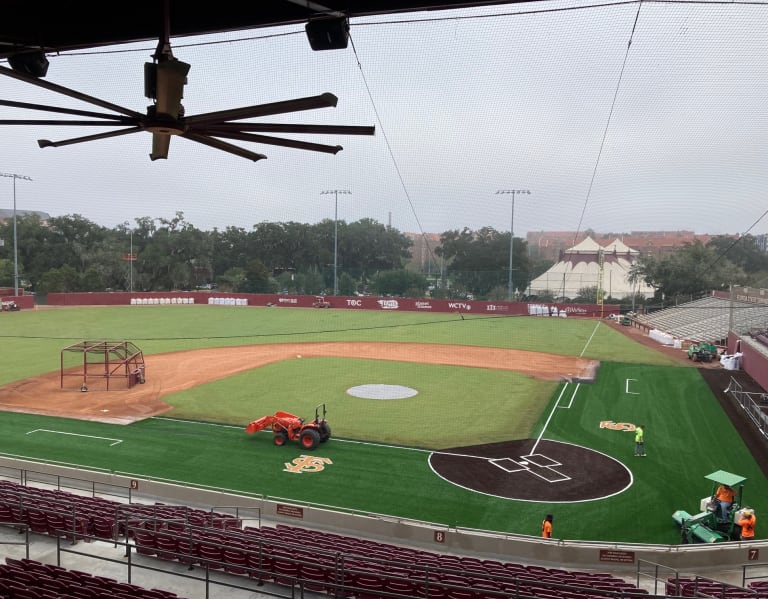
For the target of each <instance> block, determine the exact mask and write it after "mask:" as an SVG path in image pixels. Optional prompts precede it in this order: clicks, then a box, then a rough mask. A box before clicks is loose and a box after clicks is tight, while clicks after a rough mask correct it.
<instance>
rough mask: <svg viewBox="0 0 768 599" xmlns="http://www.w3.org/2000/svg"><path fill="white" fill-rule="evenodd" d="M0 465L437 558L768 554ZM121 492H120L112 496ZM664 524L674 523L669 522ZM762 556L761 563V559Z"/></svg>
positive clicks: (694, 562) (606, 560)
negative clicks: (574, 535)
mask: <svg viewBox="0 0 768 599" xmlns="http://www.w3.org/2000/svg"><path fill="white" fill-rule="evenodd" d="M0 468H1V469H2V470H3V471H11V472H14V478H17V479H18V480H17V481H16V482H20V483H24V482H28V481H31V480H38V481H39V480H41V478H42V477H50V484H51V485H53V486H54V487H56V488H58V489H61V490H64V491H66V490H68V485H74V486H76V488H77V489H79V492H82V490H83V489H84V488H88V487H92V488H93V489H97V488H98V489H101V490H102V495H103V494H105V493H106V492H107V491H108V490H109V493H110V494H111V495H116V496H120V497H124V498H127V499H130V501H131V502H139V503H147V502H149V503H153V502H162V503H173V504H177V505H186V506H190V507H196V508H203V509H213V510H215V511H217V512H223V513H235V512H238V513H239V510H242V511H243V512H247V513H258V514H260V515H259V520H260V521H261V522H269V523H271V524H277V523H282V524H288V525H292V526H299V527H302V526H303V527H307V528H312V529H320V530H328V531H331V532H336V533H346V534H352V535H357V536H360V537H366V538H370V539H374V540H378V541H381V542H384V543H397V544H400V545H405V546H409V547H417V548H421V549H425V550H427V551H434V552H437V553H454V554H460V555H472V556H478V557H485V558H486V559H497V560H502V561H512V562H522V563H531V564H540V565H549V566H552V567H568V568H572V569H598V570H602V571H616V572H625V573H626V572H635V571H637V569H638V567H639V564H640V563H641V562H643V563H649V562H650V563H651V564H656V565H658V566H662V567H664V568H670V569H672V570H675V571H677V572H678V573H680V574H681V575H686V574H699V575H702V576H707V574H709V573H711V572H712V571H715V570H716V571H724V570H738V569H740V568H741V567H742V566H745V565H750V563H751V564H754V565H755V566H764V565H765V564H764V563H761V562H759V559H760V557H761V553H760V551H761V550H762V556H765V555H766V554H767V553H768V541H765V540H758V541H752V542H741V541H732V542H727V543H716V544H693V545H684V544H680V545H644V544H639V543H607V542H597V541H595V542H591V541H590V542H584V541H576V540H569V539H558V538H553V539H550V540H543V539H541V538H540V537H536V536H529V535H519V534H504V533H497V532H491V531H483V530H476V529H464V528H456V527H451V526H449V525H445V524H437V523H429V522H419V521H415V520H408V519H403V518H398V517H394V516H386V515H383V514H371V513H369V512H350V511H346V512H342V511H335V510H334V509H333V506H316V505H312V504H308V503H293V502H290V501H287V500H282V499H280V498H273V497H264V496H246V495H241V494H235V493H228V492H226V490H221V489H216V490H208V489H201V488H194V487H189V486H184V485H178V484H171V483H167V482H160V481H151V480H145V479H138V478H136V477H133V476H130V475H124V474H121V473H108V472H90V471H85V470H80V469H76V468H72V467H66V466H57V465H53V464H43V463H39V462H34V461H28V460H22V459H15V458H11V457H3V456H0ZM118 491H119V492H118ZM669 524H670V526H674V522H673V520H672V518H670V519H669ZM763 559H765V558H764V557H763Z"/></svg>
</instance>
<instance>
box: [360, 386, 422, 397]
mask: <svg viewBox="0 0 768 599" xmlns="http://www.w3.org/2000/svg"><path fill="white" fill-rule="evenodd" d="M417 394H418V391H416V389H412V388H411V387H404V386H403V385H358V386H357V387H350V388H349V389H347V395H352V396H353V397H362V398H363V399H405V398H406V397H413V396H414V395H417Z"/></svg>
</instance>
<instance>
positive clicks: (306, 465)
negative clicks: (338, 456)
mask: <svg viewBox="0 0 768 599" xmlns="http://www.w3.org/2000/svg"><path fill="white" fill-rule="evenodd" d="M326 464H333V462H332V461H331V459H330V458H321V457H319V456H315V455H301V456H299V457H298V458H295V459H294V460H293V461H292V462H286V463H285V471H286V472H293V473H294V474H301V473H302V472H320V471H321V470H323V469H325V465H326Z"/></svg>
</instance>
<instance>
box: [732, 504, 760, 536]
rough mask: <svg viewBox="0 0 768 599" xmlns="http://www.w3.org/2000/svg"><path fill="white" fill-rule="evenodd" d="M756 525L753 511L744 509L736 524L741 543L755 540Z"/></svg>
mask: <svg viewBox="0 0 768 599" xmlns="http://www.w3.org/2000/svg"><path fill="white" fill-rule="evenodd" d="M756 523H757V518H755V512H754V510H751V509H749V508H745V509H744V512H743V513H742V516H741V520H739V521H738V522H737V523H736V524H738V525H739V526H741V536H740V537H739V538H740V539H741V540H742V541H751V540H753V539H754V538H755V524H756Z"/></svg>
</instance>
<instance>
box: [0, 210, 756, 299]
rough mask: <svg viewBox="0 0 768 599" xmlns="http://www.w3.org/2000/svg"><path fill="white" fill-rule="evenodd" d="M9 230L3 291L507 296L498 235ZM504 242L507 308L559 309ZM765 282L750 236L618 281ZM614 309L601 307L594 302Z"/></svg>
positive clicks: (34, 221)
mask: <svg viewBox="0 0 768 599" xmlns="http://www.w3.org/2000/svg"><path fill="white" fill-rule="evenodd" d="M16 231H17V239H16V245H17V251H16V255H15V257H14V247H13V245H14V244H13V223H12V221H11V219H8V220H7V221H6V222H4V223H0V239H2V240H3V243H2V245H0V286H2V287H12V286H13V281H14V272H15V268H14V267H15V266H17V267H18V273H19V281H20V284H21V286H23V287H24V288H25V290H27V291H33V292H35V293H37V294H40V295H45V294H47V293H52V292H77V291H105V290H115V291H130V290H132V291H170V290H192V289H201V288H209V289H210V288H216V289H218V290H220V291H226V292H232V293H238V292H239V293H280V292H283V293H298V294H311V295H321V294H328V293H330V292H331V291H332V290H333V289H334V282H335V283H336V287H337V288H338V292H339V294H340V295H354V294H364V293H372V294H375V295H393V296H407V297H425V296H432V297H442V298H459V297H462V298H463V297H474V298H476V299H489V300H505V299H507V297H508V291H509V289H508V284H509V280H510V270H509V262H508V260H509V251H510V233H509V232H499V231H496V230H495V229H493V228H492V227H484V228H481V229H479V230H471V229H468V228H464V229H462V230H449V231H445V232H443V233H442V234H441V235H440V242H439V243H438V244H436V247H430V246H429V245H428V246H427V248H428V251H427V255H426V257H424V256H422V257H421V259H416V258H415V257H414V256H412V247H413V241H412V239H411V238H410V237H409V236H408V235H406V234H404V233H402V232H400V231H398V230H397V229H394V228H392V227H390V226H385V225H383V224H381V223H379V222H377V221H375V220H372V219H362V220H359V221H356V222H352V223H347V222H345V221H338V222H336V221H334V220H331V219H325V220H323V221H321V222H319V223H317V224H305V223H298V222H263V223H259V224H255V225H253V226H252V227H251V229H250V230H246V229H245V228H243V227H236V226H229V227H226V228H225V229H223V230H219V229H213V230H211V231H204V230H201V229H198V228H197V227H195V226H194V225H193V224H191V223H190V222H188V221H187V220H186V219H185V217H184V214H183V212H177V213H176V215H175V216H174V217H173V218H171V219H165V218H151V217H148V216H147V217H141V218H137V219H135V221H134V223H133V224H130V223H128V222H126V223H123V224H120V225H118V226H117V227H114V228H107V227H104V226H101V225H98V224H96V223H94V222H92V221H90V220H88V219H87V218H84V217H83V216H81V215H78V214H75V215H66V216H59V217H52V218H49V219H48V220H46V221H44V222H43V221H41V219H40V217H39V215H37V214H35V213H27V214H23V215H18V216H17V219H16ZM513 243H514V245H513V252H512V253H513V258H514V264H513V268H512V271H511V272H512V276H511V280H512V286H513V289H514V291H515V299H539V300H546V301H552V300H554V299H559V298H548V297H539V298H526V296H525V290H526V288H527V286H528V283H529V282H530V281H531V280H532V279H533V278H535V277H537V276H538V275H540V274H542V273H543V272H545V271H546V270H547V269H549V268H550V267H551V266H552V265H553V262H552V261H548V260H534V259H532V258H531V257H530V254H529V252H528V247H527V243H526V241H525V240H524V239H520V238H517V237H516V238H514V240H513ZM14 258H15V259H14ZM766 276H768V254H766V253H765V252H762V251H761V250H760V249H759V248H758V246H757V244H756V243H755V240H754V238H752V237H750V236H745V237H742V238H741V239H738V240H736V242H734V239H733V238H732V237H715V238H713V239H712V240H711V241H710V242H709V243H708V244H707V245H706V246H704V245H702V244H701V243H700V242H697V243H696V244H688V245H685V246H682V247H680V248H678V249H677V250H676V251H675V252H674V253H672V254H670V255H668V256H663V257H655V256H651V255H644V256H642V257H641V258H640V260H639V261H638V262H637V263H636V264H635V265H634V267H633V268H632V270H631V272H630V277H631V278H633V279H634V280H636V281H641V280H643V281H645V282H646V283H648V284H649V285H651V286H652V287H653V288H654V289H656V292H657V297H656V300H661V299H662V298H663V299H664V300H667V301H674V300H675V298H686V297H689V296H690V297H698V296H700V295H701V294H704V293H708V292H709V291H711V290H712V289H724V288H725V289H727V288H728V286H729V285H731V284H738V285H753V286H760V283H761V282H764V281H765V280H766ZM763 284H764V283H763ZM595 291H596V289H593V288H587V289H584V290H581V291H580V292H579V296H578V297H576V298H568V299H569V300H570V301H585V302H590V303H593V302H594V301H595ZM626 299H627V298H604V300H605V301H606V303H620V301H624V300H626Z"/></svg>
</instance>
